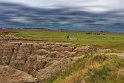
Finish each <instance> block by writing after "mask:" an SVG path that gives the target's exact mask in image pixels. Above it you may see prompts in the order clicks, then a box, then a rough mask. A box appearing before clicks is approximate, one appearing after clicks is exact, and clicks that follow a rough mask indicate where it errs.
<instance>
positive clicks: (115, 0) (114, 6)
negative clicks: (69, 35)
mask: <svg viewBox="0 0 124 83" xmlns="http://www.w3.org/2000/svg"><path fill="white" fill-rule="evenodd" d="M0 2H11V3H18V4H23V5H27V6H32V7H39V8H57V7H76V8H78V9H80V10H82V11H88V12H95V13H102V12H108V11H118V10H124V5H123V4H124V0H0Z"/></svg>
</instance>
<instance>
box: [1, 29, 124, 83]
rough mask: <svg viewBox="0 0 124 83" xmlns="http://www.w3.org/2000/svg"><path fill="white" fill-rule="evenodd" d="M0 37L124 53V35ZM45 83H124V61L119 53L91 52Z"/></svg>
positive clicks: (64, 33)
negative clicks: (61, 43)
mask: <svg viewBox="0 0 124 83" xmlns="http://www.w3.org/2000/svg"><path fill="white" fill-rule="evenodd" d="M0 34H2V35H3V34H11V35H15V36H17V37H20V38H21V37H22V38H24V39H28V40H36V41H37V40H42V41H52V42H70V43H72V44H74V45H75V46H83V45H85V46H94V47H98V48H107V49H112V50H114V51H113V52H115V51H116V52H118V51H124V33H110V32H79V31H53V30H10V31H9V30H8V31H6V30H5V31H1V32H0ZM83 55H84V54H83ZM45 83H124V59H123V57H119V56H117V55H116V54H114V55H113V54H109V55H108V54H106V53H100V52H99V51H95V52H94V51H93V52H89V53H86V54H85V56H84V58H83V59H80V60H78V61H77V62H75V63H74V64H73V65H70V66H67V68H66V69H64V70H63V71H61V72H60V73H57V74H55V75H53V76H51V77H50V78H49V79H48V80H47V81H46V82H45Z"/></svg>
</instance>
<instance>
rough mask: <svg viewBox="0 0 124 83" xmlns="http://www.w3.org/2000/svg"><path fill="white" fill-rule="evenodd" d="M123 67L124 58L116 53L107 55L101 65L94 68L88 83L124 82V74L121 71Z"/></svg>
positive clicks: (87, 80)
mask: <svg viewBox="0 0 124 83" xmlns="http://www.w3.org/2000/svg"><path fill="white" fill-rule="evenodd" d="M97 57H98V56H97ZM99 60H100V59H99ZM121 68H124V60H123V59H122V58H119V57H118V56H115V55H110V56H107V57H106V60H105V61H104V62H103V63H102V64H101V67H100V68H99V69H95V70H93V71H92V74H90V75H89V76H88V78H87V79H86V83H124V75H121V73H119V69H121Z"/></svg>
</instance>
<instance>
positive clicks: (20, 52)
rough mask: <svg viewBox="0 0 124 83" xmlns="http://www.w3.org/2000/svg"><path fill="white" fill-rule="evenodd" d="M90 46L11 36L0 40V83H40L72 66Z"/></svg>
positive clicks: (90, 48)
mask: <svg viewBox="0 0 124 83" xmlns="http://www.w3.org/2000/svg"><path fill="white" fill-rule="evenodd" d="M90 50H94V48H92V47H90V46H83V47H74V46H70V43H58V42H54V43H53V42H43V41H29V40H24V39H23V40H22V39H17V38H16V37H14V36H10V35H7V36H1V38H0V65H1V66H0V83H44V82H45V81H46V80H47V79H48V78H49V77H51V76H52V75H54V74H56V73H57V72H60V71H61V70H64V68H65V67H66V66H67V65H70V64H73V63H75V62H76V61H77V60H79V59H80V58H83V55H82V56H78V55H79V54H80V53H82V52H86V51H90Z"/></svg>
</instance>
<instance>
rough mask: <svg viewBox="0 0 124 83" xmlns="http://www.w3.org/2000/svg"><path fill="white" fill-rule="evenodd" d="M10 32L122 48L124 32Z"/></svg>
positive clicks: (31, 37) (52, 39) (26, 36)
mask: <svg viewBox="0 0 124 83" xmlns="http://www.w3.org/2000/svg"><path fill="white" fill-rule="evenodd" d="M12 34H14V35H16V36H20V37H24V38H26V39H32V40H44V41H54V42H71V43H73V44H75V45H90V46H98V47H105V48H113V49H119V50H124V33H110V32H79V31H52V30H20V31H19V30H18V31H16V33H12ZM67 37H68V38H67Z"/></svg>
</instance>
